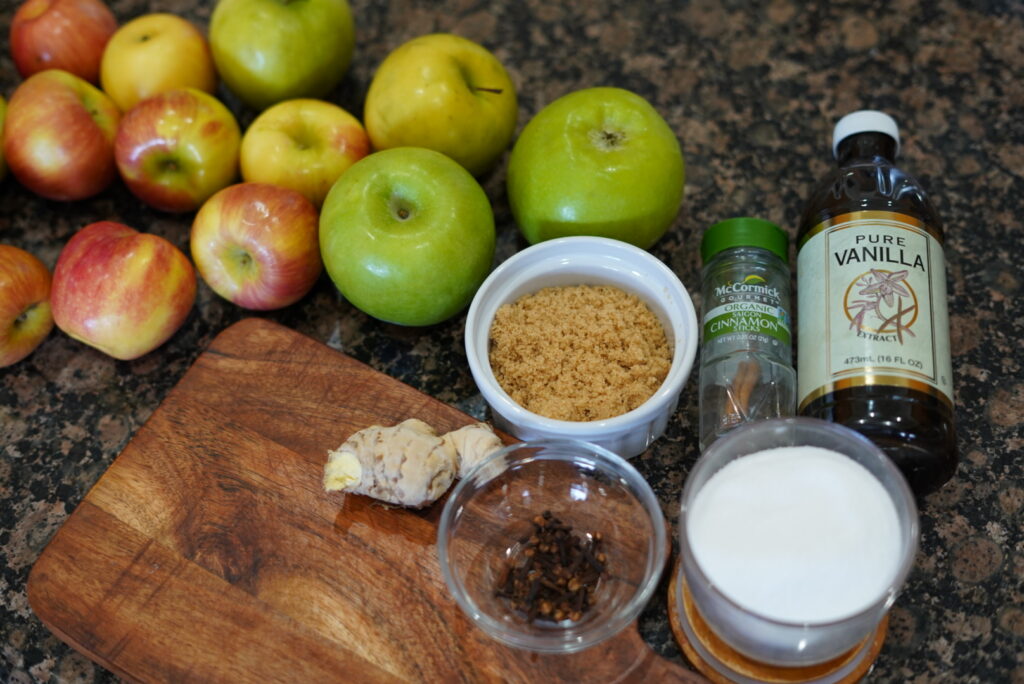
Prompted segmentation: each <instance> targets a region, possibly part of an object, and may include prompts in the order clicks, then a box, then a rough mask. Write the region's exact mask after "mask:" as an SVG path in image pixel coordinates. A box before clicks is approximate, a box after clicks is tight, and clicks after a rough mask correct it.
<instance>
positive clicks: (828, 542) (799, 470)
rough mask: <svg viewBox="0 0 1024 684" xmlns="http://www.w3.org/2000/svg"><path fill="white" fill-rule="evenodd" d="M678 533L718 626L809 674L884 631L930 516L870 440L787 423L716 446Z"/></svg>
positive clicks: (700, 602)
mask: <svg viewBox="0 0 1024 684" xmlns="http://www.w3.org/2000/svg"><path fill="white" fill-rule="evenodd" d="M679 534H680V557H681V574H680V577H679V578H678V583H679V584H681V585H683V587H684V588H685V594H686V596H687V597H688V598H689V599H690V600H692V602H693V604H694V607H695V608H696V609H697V611H699V613H700V616H701V617H702V618H703V621H704V622H706V624H707V626H708V627H709V628H710V629H711V630H712V631H713V632H714V633H715V634H716V635H717V636H718V637H719V638H721V639H722V640H723V641H724V642H725V643H727V644H728V645H729V646H731V647H732V648H733V649H735V650H736V651H738V652H739V653H741V654H743V655H745V656H746V657H748V658H751V659H753V660H755V661H758V662H762V663H768V664H772V665H778V666H786V667H803V666H809V665H814V664H817V663H824V662H826V661H829V660H832V659H834V658H837V657H838V656H841V655H843V654H844V653H847V652H850V651H851V649H855V648H856V647H857V646H858V644H861V643H863V642H864V641H865V639H867V638H868V637H869V636H870V635H871V634H872V633H873V632H874V630H875V629H876V627H878V625H879V623H880V621H881V620H882V618H883V617H884V616H885V614H886V612H887V611H888V609H889V608H890V607H891V605H892V603H893V602H894V601H895V599H896V595H897V593H898V592H899V590H900V588H901V587H902V585H903V582H904V581H905V579H906V576H907V574H908V572H909V570H910V568H911V565H912V564H913V559H914V554H915V552H916V549H917V541H918V519H917V508H916V506H915V504H914V499H913V495H912V493H911V491H910V488H909V487H908V486H907V483H906V480H905V479H904V478H903V476H902V474H901V473H900V472H899V470H898V469H897V468H896V467H895V466H894V465H893V463H892V462H891V461H890V460H889V459H888V457H886V456H885V455H884V454H883V453H882V452H881V451H880V450H879V449H878V448H877V447H876V446H875V445H874V444H872V443H871V442H870V441H869V440H867V439H866V438H864V437H863V436H861V435H859V434H857V433H856V432H854V431H853V430H850V429H848V428H845V427H842V426H840V425H837V424H834V423H828V422H825V421H821V420H817V419H810V418H788V419H777V420H768V421H761V422H757V423H751V424H749V425H746V426H743V427H741V428H739V429H737V430H735V431H734V432H731V433H729V434H728V435H726V436H724V437H722V438H721V439H719V440H717V441H716V442H714V443H713V444H712V445H711V446H710V447H709V448H708V449H707V451H705V453H704V454H703V455H702V456H701V458H700V459H699V460H698V461H697V464H696V465H695V467H694V469H693V471H692V472H691V473H690V476H689V478H688V480H687V483H686V486H685V488H684V491H683V498H682V507H681V512H680V520H679ZM682 593H683V592H677V594H680V595H682ZM680 600H681V599H680ZM682 612H683V611H682V610H680V614H682Z"/></svg>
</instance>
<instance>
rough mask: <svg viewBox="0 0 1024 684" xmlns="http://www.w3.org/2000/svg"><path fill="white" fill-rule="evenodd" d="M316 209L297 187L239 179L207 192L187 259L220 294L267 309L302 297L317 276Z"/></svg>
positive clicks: (317, 224) (318, 268)
mask: <svg viewBox="0 0 1024 684" xmlns="http://www.w3.org/2000/svg"><path fill="white" fill-rule="evenodd" d="M318 230H319V212H318V211H317V209H316V207H315V206H313V204H312V203H311V202H310V201H309V200H308V199H306V198H305V197H304V196H303V195H302V194H301V193H299V192H298V191H296V190H289V189H287V188H282V187H280V186H277V185H270V184H267V183H239V184H238V185H232V186H230V187H228V188H225V189H223V190H221V191H220V192H218V193H217V194H215V195H214V196H213V197H211V198H210V199H209V200H207V201H206V203H205V204H204V205H203V206H202V208H201V209H200V210H199V211H198V212H197V213H196V218H195V221H194V222H193V224H192V241H191V249H192V258H193V259H194V260H195V262H196V269H197V270H198V271H199V275H201V276H202V277H203V280H205V281H206V283H207V284H208V285H209V286H210V287H211V288H212V289H213V291H214V292H216V293H217V294H219V295H220V296H221V297H224V298H225V299H227V300H229V301H231V302H234V303H235V304H237V305H239V306H242V307H245V308H246V309H256V310H260V311H267V310H270V309H279V308H281V307H283V306H288V305H289V304H293V303H294V302H296V301H298V300H299V299H301V298H302V297H303V296H304V295H305V294H306V293H307V292H309V291H310V289H311V288H312V287H313V285H314V284H315V283H316V279H317V278H318V277H319V276H320V271H321V270H322V269H323V263H322V262H321V261H320V243H319V238H318Z"/></svg>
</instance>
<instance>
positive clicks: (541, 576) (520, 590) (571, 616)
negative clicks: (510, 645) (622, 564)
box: [495, 511, 607, 623]
mask: <svg viewBox="0 0 1024 684" xmlns="http://www.w3.org/2000/svg"><path fill="white" fill-rule="evenodd" d="M531 524H532V525H533V532H532V533H531V534H529V535H526V536H524V537H523V538H521V539H520V540H519V542H520V544H521V546H520V548H519V551H518V553H517V554H516V556H515V557H514V558H512V559H511V560H510V561H509V563H508V565H507V566H506V568H505V570H504V572H502V573H501V579H500V581H499V583H498V587H497V589H496V590H495V596H497V597H499V598H502V599H505V600H506V601H507V602H508V603H509V605H510V607H511V608H512V609H513V610H515V611H517V612H519V613H521V614H523V615H525V616H526V619H527V620H528V621H529V622H531V623H532V622H533V621H535V620H538V619H545V620H552V621H554V622H561V621H563V620H569V621H571V622H578V621H579V620H581V619H582V618H583V615H584V614H585V613H586V612H587V611H588V610H589V609H590V608H591V606H592V605H593V602H594V593H595V590H596V589H597V585H598V582H599V581H600V579H601V577H602V576H603V575H604V574H605V572H606V568H607V556H606V555H605V553H604V551H602V550H601V542H602V536H601V534H600V533H599V532H598V533H595V534H592V535H589V537H588V538H587V539H582V538H581V537H580V536H579V535H577V534H574V533H573V531H572V526H571V525H566V524H565V523H563V522H562V521H561V519H559V518H557V517H555V516H554V515H553V514H552V513H551V511H544V512H543V513H541V514H540V515H537V516H534V518H533V520H532V521H531Z"/></svg>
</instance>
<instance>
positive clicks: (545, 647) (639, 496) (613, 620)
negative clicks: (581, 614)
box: [437, 439, 669, 653]
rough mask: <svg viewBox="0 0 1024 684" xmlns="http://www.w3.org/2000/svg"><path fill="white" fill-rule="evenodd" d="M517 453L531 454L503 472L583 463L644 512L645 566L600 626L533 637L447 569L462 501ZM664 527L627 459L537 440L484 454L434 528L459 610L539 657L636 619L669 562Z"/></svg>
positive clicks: (590, 641) (585, 643)
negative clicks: (483, 604) (497, 614)
mask: <svg viewBox="0 0 1024 684" xmlns="http://www.w3.org/2000/svg"><path fill="white" fill-rule="evenodd" d="M536 449H541V450H554V453H550V452H549V453H545V452H544V451H541V452H540V453H537V452H535V451H533V450H536ZM520 450H531V451H528V452H527V453H525V455H521V456H518V457H513V458H511V459H510V460H509V462H508V464H507V465H506V466H505V467H504V468H502V471H501V472H505V471H506V470H508V469H509V468H510V467H513V466H516V465H529V464H530V463H533V462H538V461H558V462H568V463H579V464H583V465H585V466H587V467H589V469H590V470H591V471H593V472H596V473H600V474H607V475H612V476H614V477H616V478H617V479H618V480H619V481H620V482H623V483H624V484H625V487H626V489H628V490H629V491H630V492H631V493H632V494H633V496H634V498H635V499H636V501H637V502H638V503H639V504H640V506H641V507H642V508H643V510H644V512H645V513H646V514H647V518H648V520H650V522H651V527H652V528H653V540H651V541H650V542H649V543H648V554H647V559H646V561H647V562H646V567H645V569H644V577H643V581H642V582H641V583H640V584H639V585H638V586H637V588H636V591H635V592H634V594H633V596H632V597H631V598H630V599H629V601H628V602H627V603H626V604H625V606H623V607H622V608H620V609H619V610H617V611H616V612H615V613H613V614H611V615H610V616H608V618H607V619H605V620H602V621H601V622H597V623H594V624H592V625H588V626H586V627H584V628H583V629H574V628H572V627H566V628H564V629H562V630H552V633H551V634H544V635H535V634H525V633H523V632H520V631H517V630H514V629H510V628H509V627H508V626H507V625H506V624H505V623H503V622H501V621H499V620H496V619H494V618H493V617H491V616H490V615H488V614H487V613H486V612H485V611H483V610H482V609H480V607H479V606H478V605H477V604H476V602H475V601H473V600H472V599H471V598H470V597H469V594H468V592H467V591H466V590H465V588H464V584H463V583H462V581H461V579H460V578H458V577H457V576H456V574H455V573H454V572H453V571H452V561H451V558H450V557H449V554H448V544H449V537H450V536H451V534H452V525H453V523H454V522H455V520H456V519H457V518H458V517H459V515H460V513H461V509H462V505H463V504H462V501H463V500H464V499H467V498H469V497H471V495H472V494H471V491H472V489H473V488H475V487H477V486H478V485H481V484H484V483H486V482H488V481H490V480H492V479H493V476H491V477H486V474H487V473H488V472H489V466H490V465H491V464H494V463H497V462H499V461H501V460H503V459H505V458H506V457H507V456H508V455H509V454H514V453H515V452H517V451H520ZM667 527H668V523H667V521H666V519H665V516H664V514H663V512H662V510H661V505H660V504H659V503H658V499H657V496H656V495H655V494H654V490H653V489H651V486H650V484H648V482H647V480H646V479H644V477H643V476H642V475H641V474H640V473H639V472H638V471H637V470H636V468H634V467H633V466H632V465H631V464H630V463H629V462H628V461H627V460H626V459H624V458H622V457H621V456H619V455H617V454H615V453H613V452H612V451H609V450H608V449H605V448H604V447H601V446H599V445H597V444H593V443H590V442H586V441H583V440H577V439H539V440H531V441H525V442H516V443H513V444H509V445H507V446H505V447H502V448H501V449H499V450H497V451H495V452H494V453H493V454H491V455H489V456H488V457H487V458H486V459H485V460H484V461H482V462H481V463H479V464H478V465H476V466H475V467H474V468H473V469H472V470H471V471H470V472H469V473H467V474H466V477H464V478H462V479H461V480H459V482H458V483H457V484H456V486H455V488H454V489H453V490H452V492H451V494H450V495H449V496H448V499H447V500H446V501H445V505H444V509H443V511H442V512H441V519H440V522H439V524H438V530H437V552H438V560H439V563H440V565H441V574H442V576H443V578H444V582H445V585H446V586H447V588H448V593H449V594H450V595H451V596H452V597H453V598H454V599H455V601H456V603H457V604H458V606H459V608H460V609H461V610H462V612H463V613H464V614H465V615H466V616H467V617H468V618H469V619H470V620H471V621H472V622H474V623H475V624H477V625H478V626H479V627H480V628H481V629H482V630H483V631H484V632H486V633H487V634H488V635H490V636H491V637H492V638H494V639H496V640H498V641H500V642H502V643H505V644H507V645H509V646H515V647H517V648H522V649H527V650H531V651H536V652H539V653H573V652H576V651H581V650H583V649H585V648H589V647H590V646H593V645H595V644H597V643H600V642H601V641H604V640H605V639H608V638H610V637H612V636H614V635H616V634H618V633H619V632H620V631H622V629H623V628H625V627H626V626H627V625H629V624H630V623H631V622H633V620H635V619H636V618H637V616H638V615H639V614H640V612H641V611H642V610H643V608H644V606H645V605H646V604H647V602H648V601H649V600H650V598H651V596H652V595H653V594H654V592H655V591H656V589H657V587H658V582H659V581H660V579H661V574H662V572H663V571H664V567H665V562H666V560H667V558H668V545H669V540H668V531H667Z"/></svg>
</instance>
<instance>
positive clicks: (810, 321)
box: [797, 211, 953, 410]
mask: <svg viewBox="0 0 1024 684" xmlns="http://www.w3.org/2000/svg"><path fill="white" fill-rule="evenodd" d="M797 279H798V280H797V302H798V309H797V310H798V311H799V315H800V318H799V333H800V344H799V349H798V352H797V359H798V366H797V369H798V373H797V378H798V396H799V397H800V401H799V406H800V409H801V410H803V409H804V408H805V407H806V406H807V405H808V404H809V403H810V402H812V401H814V400H815V399H817V398H819V397H822V396H824V395H826V394H829V393H830V392H833V391H835V390H838V389H844V388H847V387H859V386H865V385H889V386H898V387H907V388H912V389H916V390H919V391H922V392H925V393H927V394H931V395H933V396H935V397H938V398H939V399H940V400H942V401H944V402H945V403H947V404H948V405H950V406H951V405H952V397H953V386H952V380H953V372H952V362H951V360H950V353H949V314H948V310H947V304H946V262H945V258H944V256H943V252H942V243H941V242H940V241H939V240H938V238H937V236H936V235H935V234H934V232H933V231H931V230H929V228H928V226H926V225H925V224H924V223H922V222H921V221H919V220H918V219H916V218H914V217H912V216H907V215H905V214H898V213H894V212H888V211H857V212H852V213H848V214H842V215H840V216H835V217H833V218H831V219H829V220H827V221H824V222H822V223H820V224H819V225H817V226H816V227H815V228H814V229H813V230H811V231H809V232H808V233H807V235H806V236H805V237H804V239H803V241H802V244H801V245H799V246H798V255H797Z"/></svg>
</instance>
